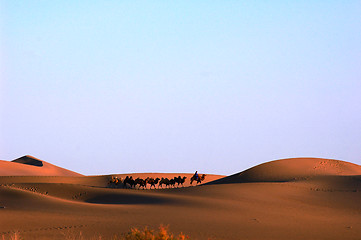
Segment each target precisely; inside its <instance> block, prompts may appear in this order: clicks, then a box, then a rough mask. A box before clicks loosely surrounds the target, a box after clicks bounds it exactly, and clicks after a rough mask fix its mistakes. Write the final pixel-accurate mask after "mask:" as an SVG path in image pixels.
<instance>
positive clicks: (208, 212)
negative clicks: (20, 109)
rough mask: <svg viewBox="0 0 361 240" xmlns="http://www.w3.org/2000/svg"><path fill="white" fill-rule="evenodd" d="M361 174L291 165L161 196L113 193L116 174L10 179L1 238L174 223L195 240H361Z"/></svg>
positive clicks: (3, 191)
mask: <svg viewBox="0 0 361 240" xmlns="http://www.w3.org/2000/svg"><path fill="white" fill-rule="evenodd" d="M44 166H45V164H44ZM360 168H361V166H359V165H356V164H352V163H348V162H343V161H336V160H327V159H315V158H312V159H305V158H303V159H285V160H279V161H272V162H268V163H264V164H261V165H258V166H256V167H254V168H251V169H248V170H246V171H243V172H240V173H238V174H235V175H232V176H229V177H225V178H223V177H222V176H216V175H210V176H211V177H210V178H211V179H212V180H215V181H213V182H210V184H206V185H202V186H197V187H183V188H172V189H155V190H154V189H152V190H149V189H148V190H137V189H115V188H109V187H107V181H108V180H109V178H110V175H107V176H75V177H66V176H57V177H50V176H36V177H35V176H2V177H0V206H4V207H5V208H2V209H0V236H1V235H3V236H4V238H5V239H7V238H8V237H10V236H11V231H15V230H16V231H18V232H19V233H20V236H21V237H23V238H24V239H64V238H68V239H69V238H70V239H75V236H76V234H79V233H80V232H82V235H83V236H84V237H85V239H90V238H91V237H97V236H99V235H101V236H102V239H110V238H111V237H112V236H114V235H121V234H124V233H126V232H127V231H128V230H129V228H130V227H144V226H149V227H151V228H156V227H158V226H159V225H160V224H169V225H170V228H171V230H173V232H174V233H176V234H177V233H179V232H183V233H186V234H187V235H189V237H190V239H359V238H360V236H361V221H360V219H361V205H360V204H359V203H360V202H361V174H360ZM125 175H129V174H119V175H118V176H119V177H122V176H125ZM132 175H133V176H134V177H138V176H139V177H146V176H154V177H155V176H167V177H171V176H177V175H183V174H177V173H172V174H171V173H168V174H162V173H139V174H132ZM189 175H191V174H189ZM211 179H208V181H209V180H211ZM212 183H213V184H212ZM214 183H216V184H214ZM187 186H189V183H188V185H187Z"/></svg>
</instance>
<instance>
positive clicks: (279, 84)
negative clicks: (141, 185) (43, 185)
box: [0, 0, 361, 175]
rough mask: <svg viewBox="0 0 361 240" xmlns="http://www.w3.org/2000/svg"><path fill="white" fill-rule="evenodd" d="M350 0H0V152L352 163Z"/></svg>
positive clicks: (103, 169)
mask: <svg viewBox="0 0 361 240" xmlns="http://www.w3.org/2000/svg"><path fill="white" fill-rule="evenodd" d="M360 12H361V1H325V2H321V1H302V2H295V1H255V2H249V1H177V2H174V1H169V2H168V1H22V0H19V1H10V0H2V1H0V44H1V45H0V46H1V47H0V54H1V55H0V77H1V80H0V114H1V119H0V159H2V160H13V159H15V158H18V157H21V156H23V155H27V154H29V155H32V156H34V157H37V158H40V159H42V160H44V161H47V162H50V163H52V164H55V165H58V166H60V167H64V168H67V169H70V170H73V171H76V172H79V173H82V174H87V175H88V174H89V175H90V174H92V175H94V174H111V173H130V172H194V171H195V170H198V171H199V172H205V173H214V174H224V175H230V174H233V173H237V172H240V171H243V170H245V169H247V168H249V167H252V166H255V165H258V164H260V163H263V162H267V161H271V160H275V159H282V158H291V157H320V158H332V159H338V160H344V161H349V162H353V163H356V164H361V152H360V151H361V124H360V123H361V107H360V103H361V67H360V66H361V64H360V60H361V14H360Z"/></svg>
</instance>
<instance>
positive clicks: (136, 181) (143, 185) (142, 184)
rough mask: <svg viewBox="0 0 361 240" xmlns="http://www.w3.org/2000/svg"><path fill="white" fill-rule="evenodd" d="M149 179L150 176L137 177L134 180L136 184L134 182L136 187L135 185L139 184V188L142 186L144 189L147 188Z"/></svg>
mask: <svg viewBox="0 0 361 240" xmlns="http://www.w3.org/2000/svg"><path fill="white" fill-rule="evenodd" d="M148 180H149V178H147V179H145V180H144V179H142V178H137V179H135V180H134V182H135V184H134V187H135V186H137V185H139V188H138V189H140V188H141V187H142V188H143V189H145V188H147V181H148Z"/></svg>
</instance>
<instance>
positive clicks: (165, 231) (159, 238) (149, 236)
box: [120, 225, 189, 240]
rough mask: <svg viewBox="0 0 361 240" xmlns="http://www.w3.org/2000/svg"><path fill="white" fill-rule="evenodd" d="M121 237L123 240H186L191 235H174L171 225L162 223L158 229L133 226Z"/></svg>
mask: <svg viewBox="0 0 361 240" xmlns="http://www.w3.org/2000/svg"><path fill="white" fill-rule="evenodd" d="M120 239H121V240H185V239H189V237H188V236H186V235H184V234H183V233H181V234H179V235H178V237H174V235H173V234H172V233H170V232H169V226H163V225H160V226H159V229H158V231H154V230H151V229H148V228H147V227H145V228H144V230H139V229H137V228H132V229H131V230H130V232H129V233H128V234H127V235H126V236H125V237H124V238H120Z"/></svg>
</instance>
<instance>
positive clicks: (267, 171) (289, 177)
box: [208, 158, 361, 184]
mask: <svg viewBox="0 0 361 240" xmlns="http://www.w3.org/2000/svg"><path fill="white" fill-rule="evenodd" d="M352 175H361V166H360V165H357V164H353V163H349V162H345V161H340V160H332V159H322V158H290V159H282V160H276V161H271V162H266V163H263V164H260V165H258V166H255V167H252V168H250V169H247V170H245V171H243V172H240V173H236V174H234V175H231V176H228V177H225V178H222V179H219V180H216V181H214V182H210V183H208V184H225V183H247V182H288V181H297V180H305V179H309V178H314V177H317V176H352Z"/></svg>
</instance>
